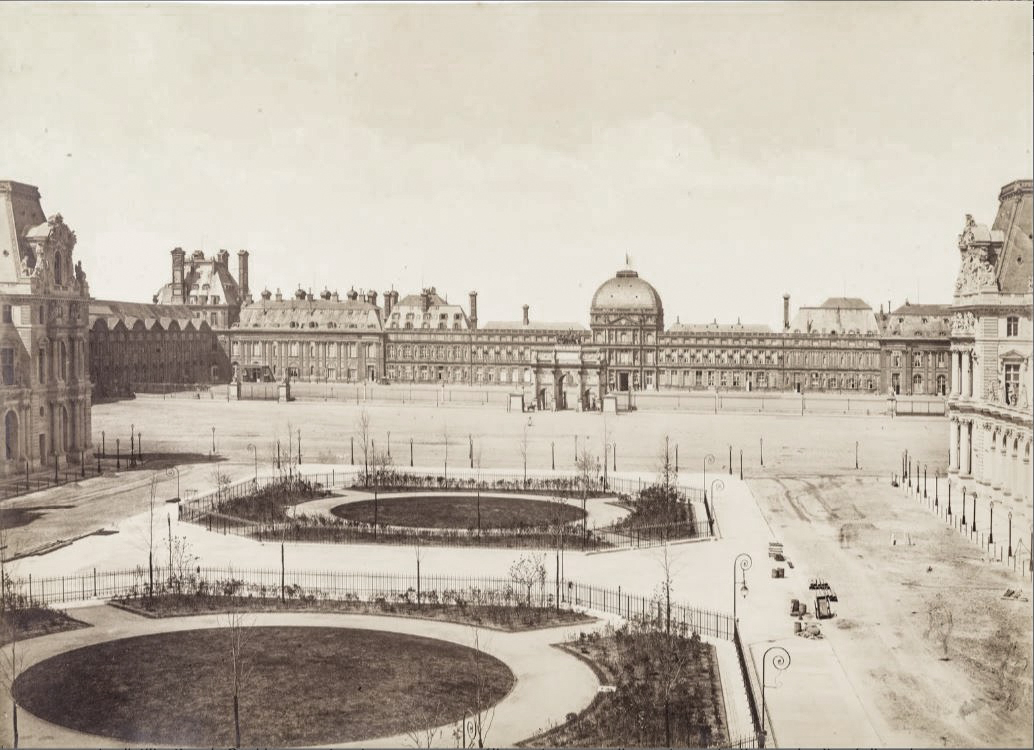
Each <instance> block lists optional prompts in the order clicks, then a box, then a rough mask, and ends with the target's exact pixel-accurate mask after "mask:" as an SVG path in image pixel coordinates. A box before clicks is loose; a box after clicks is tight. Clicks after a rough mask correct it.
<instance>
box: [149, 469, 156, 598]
mask: <svg viewBox="0 0 1034 750" xmlns="http://www.w3.org/2000/svg"><path fill="white" fill-rule="evenodd" d="M157 491H158V474H157V473H155V474H152V475H151V498H150V505H149V508H150V509H149V511H148V516H147V596H148V598H153V597H154V495H155V493H156V492H157Z"/></svg>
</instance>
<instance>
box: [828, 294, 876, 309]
mask: <svg viewBox="0 0 1034 750" xmlns="http://www.w3.org/2000/svg"><path fill="white" fill-rule="evenodd" d="M819 307H822V308H825V309H827V310H868V309H870V308H869V303H868V302H866V301H865V300H863V299H861V298H859V297H830V298H829V299H827V300H826V301H825V302H823V303H822V304H821V305H819Z"/></svg>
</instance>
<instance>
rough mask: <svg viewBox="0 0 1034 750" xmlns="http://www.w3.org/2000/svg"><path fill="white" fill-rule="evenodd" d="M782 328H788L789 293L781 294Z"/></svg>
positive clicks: (785, 329)
mask: <svg viewBox="0 0 1034 750" xmlns="http://www.w3.org/2000/svg"><path fill="white" fill-rule="evenodd" d="M783 330H784V331H789V330H790V295H789V294H784V295H783Z"/></svg>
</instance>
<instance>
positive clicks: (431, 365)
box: [229, 267, 951, 409]
mask: <svg viewBox="0 0 1034 750" xmlns="http://www.w3.org/2000/svg"><path fill="white" fill-rule="evenodd" d="M377 298H378V295H377V293H376V292H374V291H367V292H363V293H361V292H357V291H355V289H352V290H350V291H349V292H348V293H347V294H346V295H345V297H344V298H341V297H340V296H339V295H338V294H337V293H336V292H331V291H329V290H327V289H324V291H323V292H322V293H321V294H320V295H319V296H318V297H316V296H314V295H313V294H312V292H311V291H305V290H302V289H299V290H297V291H296V292H295V293H294V295H293V296H292V298H291V299H287V300H285V299H284V298H283V295H282V294H281V293H280V291H279V290H278V291H277V293H276V297H275V299H274V298H273V295H272V294H271V293H270V292H269V291H268V290H266V291H264V292H263V293H262V294H261V295H260V299H259V300H258V301H255V302H252V303H251V304H245V305H243V306H242V307H241V309H240V319H239V322H238V323H237V324H235V325H232V326H231V328H230V330H229V338H230V342H231V343H230V350H229V358H230V362H231V367H232V368H233V369H234V370H235V371H236V372H238V373H240V377H241V378H242V379H244V380H274V379H282V378H284V377H285V376H289V377H291V378H296V379H300V380H303V381H315V382H327V381H330V382H360V381H382V380H383V381H387V382H403V383H453V384H468V385H499V386H509V387H511V388H513V389H514V390H519V391H522V392H524V393H525V394H526V396H528V397H529V400H530V401H531V402H533V403H535V404H536V405H537V407H538V408H540V409H555V408H577V409H594V408H599V406H600V404H601V401H602V397H603V395H604V394H606V393H614V392H618V393H620V392H628V391H638V390H647V391H651V390H676V389H678V390H708V389H710V390H716V389H729V390H744V391H753V390H792V391H797V392H803V391H837V392H869V393H884V392H886V391H888V390H893V391H894V392H895V393H900V394H917V395H918V394H937V393H938V392H940V393H942V394H943V393H946V391H947V388H948V387H949V384H950V377H951V371H950V368H949V367H948V366H947V360H946V352H947V348H948V340H947V329H946V328H945V323H944V317H945V315H946V312H945V310H946V308H944V307H943V306H935V305H927V306H910V305H905V306H903V307H901V308H898V309H897V310H895V311H894V313H893V314H889V313H888V314H885V313H883V311H882V310H881V311H880V315H879V316H877V315H876V313H874V312H873V310H872V308H871V307H869V305H867V304H866V303H865V302H863V301H862V300H860V299H856V298H839V297H834V298H830V299H828V300H826V301H825V302H824V303H822V304H821V305H817V306H814V307H802V308H801V309H800V310H799V311H798V313H797V315H796V316H795V317H794V318H793V320H792V321H791V319H790V301H789V296H788V295H784V296H783V326H782V330H780V331H773V330H771V329H770V328H769V327H768V326H762V325H750V324H742V323H736V324H733V325H720V324H718V323H717V322H714V323H710V324H700V325H691V324H683V323H681V322H678V321H676V322H675V324H673V325H671V326H670V327H668V328H665V321H664V305H663V302H662V301H661V298H660V295H659V294H658V293H657V290H656V289H655V288H654V287H653V286H652V285H651V284H650V283H649V282H647V281H646V280H645V279H642V278H640V277H639V275H638V273H636V271H634V270H633V269H631V268H627V267H626V268H624V269H621V270H620V271H618V272H617V273H616V274H615V276H614V277H613V278H611V279H609V280H607V281H605V282H604V283H603V284H601V285H600V287H599V288H598V289H597V290H596V293H595V294H594V295H593V297H592V300H591V303H590V307H589V321H590V325H589V327H588V328H586V327H585V326H584V325H582V324H580V323H570V322H568V323H562V322H545V321H537V320H534V319H532V318H531V315H530V311H529V309H528V306H527V305H525V306H523V308H522V315H521V319H520V320H519V321H518V320H514V321H501V322H491V321H489V322H485V323H480V322H479V320H478V314H477V292H471V293H470V296H469V304H468V306H467V308H466V309H464V307H463V306H461V305H459V304H455V303H450V302H449V301H448V300H446V299H445V298H443V297H442V296H441V295H440V294H439V293H438V291H437V289H436V288H435V287H429V288H427V289H424V290H422V291H421V292H420V293H419V294H410V295H406V296H405V297H401V298H400V296H399V293H398V292H396V291H394V290H390V291H387V292H384V294H383V306H378V304H377ZM912 307H915V309H914V310H913V309H912ZM935 311H936V314H935ZM931 321H934V322H931Z"/></svg>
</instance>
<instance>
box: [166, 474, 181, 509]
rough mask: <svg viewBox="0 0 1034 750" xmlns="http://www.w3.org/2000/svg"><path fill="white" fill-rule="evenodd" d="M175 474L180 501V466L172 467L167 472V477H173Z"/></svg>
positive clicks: (177, 496)
mask: <svg viewBox="0 0 1034 750" xmlns="http://www.w3.org/2000/svg"><path fill="white" fill-rule="evenodd" d="M174 473H175V476H176V500H177V501H178V500H179V499H180V469H179V467H178V466H170V467H169V468H168V469H166V470H165V475H166V476H169V477H171V476H173V474H174Z"/></svg>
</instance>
